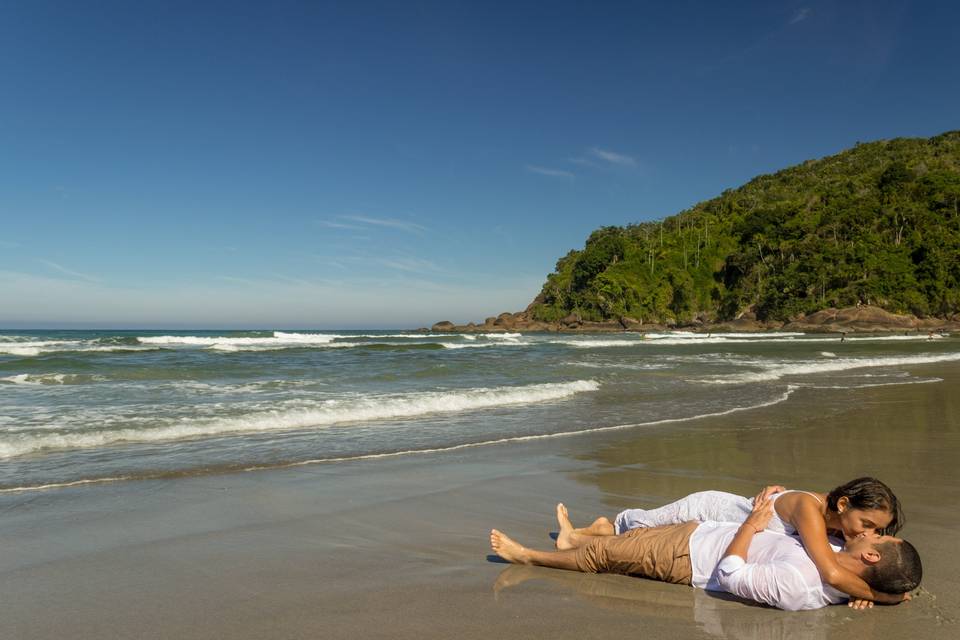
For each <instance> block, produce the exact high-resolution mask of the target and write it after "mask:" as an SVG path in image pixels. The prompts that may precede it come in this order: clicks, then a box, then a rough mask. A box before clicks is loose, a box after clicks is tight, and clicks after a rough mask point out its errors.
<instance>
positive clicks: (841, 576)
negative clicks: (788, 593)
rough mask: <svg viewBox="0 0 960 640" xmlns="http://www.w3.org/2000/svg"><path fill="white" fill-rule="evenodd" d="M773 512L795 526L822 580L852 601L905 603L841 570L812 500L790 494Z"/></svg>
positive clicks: (899, 598)
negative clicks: (853, 599)
mask: <svg viewBox="0 0 960 640" xmlns="http://www.w3.org/2000/svg"><path fill="white" fill-rule="evenodd" d="M774 508H775V509H776V511H777V514H778V515H779V516H780V518H781V519H782V520H783V521H784V522H789V523H790V524H791V525H793V526H794V528H795V529H796V530H797V532H798V533H799V534H800V539H801V540H802V541H803V546H804V548H805V549H806V551H807V555H809V556H810V559H811V560H813V562H814V564H815V565H817V571H819V572H820V579H821V580H823V581H824V582H826V583H827V584H829V585H830V586H831V587H833V588H834V589H837V590H838V591H842V592H844V593H846V594H847V595H849V596H851V597H853V598H860V599H863V600H874V601H876V602H883V603H888V604H893V603H896V602H900V601H901V600H902V597H901V596H895V595H892V594H889V593H883V592H882V591H874V590H873V589H871V588H870V585H868V584H867V583H866V582H864V581H863V579H862V578H861V577H860V576H858V575H856V574H854V573H852V572H850V571H848V570H846V569H844V568H843V567H841V566H840V564H839V563H838V562H837V558H836V555H835V554H834V552H833V549H831V548H830V543H829V542H827V525H826V523H825V522H824V519H823V514H822V513H821V512H820V505H819V503H818V502H817V500H816V499H815V498H814V497H813V496H811V495H809V494H807V493H802V492H799V491H798V492H795V493H788V494H786V495H784V496H781V497H779V498H777V501H776V502H775V503H774Z"/></svg>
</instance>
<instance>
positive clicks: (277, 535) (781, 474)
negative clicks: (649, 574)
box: [0, 365, 960, 640]
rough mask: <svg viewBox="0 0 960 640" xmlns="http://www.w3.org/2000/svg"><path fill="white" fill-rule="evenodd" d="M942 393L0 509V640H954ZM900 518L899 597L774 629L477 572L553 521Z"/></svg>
mask: <svg viewBox="0 0 960 640" xmlns="http://www.w3.org/2000/svg"><path fill="white" fill-rule="evenodd" d="M911 370H912V371H914V372H916V373H918V374H923V375H927V376H931V375H933V376H939V377H941V378H944V382H940V383H936V384H917V385H904V386H886V387H874V388H867V389H858V390H827V389H814V388H801V389H799V390H797V391H796V392H795V393H794V394H793V396H792V397H791V398H790V399H789V400H788V401H786V402H785V403H782V404H780V405H777V406H774V407H768V408H765V409H760V410H755V411H750V412H743V413H737V414H732V415H729V416H725V417H722V418H711V419H704V420H698V421H693V422H689V423H686V424H672V425H666V426H664V427H662V428H655V429H651V428H639V429H628V430H623V431H616V432H606V433H600V434H589V435H582V436H573V437H564V438H555V439H550V440H542V441H535V442H528V443H521V444H510V445H505V446H491V447H485V448H477V449H473V450H465V451H458V452H452V453H446V454H432V455H419V456H408V457H405V458H396V459H383V460H369V461H358V462H351V463H339V464H326V465H314V466H307V467H299V468H294V469H287V470H274V471H259V472H251V473H241V474H232V475H220V476H204V477H192V478H180V479H172V480H160V481H147V482H130V483H116V484H111V485H101V486H89V487H81V488H72V489H61V490H56V491H41V492H27V493H19V494H3V495H0V542H2V545H3V550H4V552H3V554H2V555H0V601H2V602H3V603H4V607H3V609H4V615H3V616H2V619H0V637H3V638H56V637H69V638H77V639H82V638H104V637H123V638H133V637H136V638H169V637H182V638H211V637H224V638H265V637H266V638H347V637H360V638H414V637H416V638H422V637H449V636H453V635H454V634H456V635H457V636H460V637H465V638H489V637H502V636H507V637H524V638H558V637H562V638H573V637H576V638H592V637H599V636H609V634H620V633H631V634H637V633H642V634H643V635H644V636H646V637H653V638H657V637H667V636H670V637H683V638H696V637H705V638H708V637H731V638H801V639H808V638H809V639H810V640H814V639H827V638H850V639H853V638H864V637H874V636H875V635H876V636H879V635H881V634H882V635H884V636H885V637H924V638H948V637H950V638H952V637H955V636H956V635H957V634H958V633H960V625H958V624H957V622H956V620H957V617H958V615H960V614H957V613H956V612H957V611H958V605H960V557H958V556H957V554H956V549H957V543H956V537H957V530H958V524H960V522H958V521H960V509H958V507H960V366H957V365H949V366H942V365H938V366H925V367H916V368H913V369H911ZM866 474H870V475H875V476H877V477H879V478H881V479H883V480H885V481H886V482H888V483H889V484H890V485H891V486H892V487H893V488H894V490H895V491H896V492H897V493H898V495H899V496H900V498H901V500H902V501H903V502H904V504H905V508H906V514H907V526H906V528H905V530H904V531H903V535H904V536H905V537H907V538H909V539H910V540H911V541H912V542H913V543H914V544H915V545H916V546H917V547H918V549H919V550H920V552H921V554H922V556H923V559H924V566H925V571H926V573H925V578H924V583H923V586H922V588H921V592H920V594H919V596H918V597H916V598H915V600H914V601H912V602H910V603H907V604H905V605H900V606H897V607H882V608H880V607H878V608H876V609H874V610H872V611H865V612H854V611H851V610H849V609H847V608H846V607H831V608H828V609H824V610H821V611H816V612H801V613H784V612H780V611H776V610H771V609H766V608H762V607H757V606H750V605H747V604H744V603H742V602H738V601H732V600H729V599H725V598H721V597H718V596H716V595H713V594H707V593H704V592H702V591H697V590H694V589H690V588H687V587H680V586H674V585H666V584H660V583H656V582H652V581H647V580H641V579H636V578H628V577H623V576H590V575H581V574H577V573H571V572H563V571H558V570H550V569H543V568H528V567H516V566H511V565H506V564H503V563H501V562H497V561H496V559H495V558H494V557H493V556H491V555H490V551H489V547H488V544H487V539H488V532H489V530H490V528H491V527H494V526H495V527H497V528H500V529H502V530H504V531H506V532H507V533H509V534H510V535H511V536H513V537H515V538H516V539H518V540H519V541H520V542H522V543H523V544H525V545H528V546H534V547H543V548H548V547H549V546H550V545H552V540H551V538H550V537H549V533H550V532H551V531H555V530H556V527H555V522H554V520H553V506H554V504H555V503H556V502H557V501H561V500H562V501H564V502H565V503H566V504H567V505H568V507H569V508H570V512H571V516H572V517H573V519H574V522H575V523H586V522H587V520H588V519H590V518H592V517H594V516H596V515H601V514H602V515H607V516H612V515H613V514H614V513H615V512H616V511H618V510H619V509H621V508H624V507H627V506H655V505H658V504H661V503H663V502H666V501H669V500H672V499H674V498H677V497H680V496H682V495H685V494H686V493H689V492H692V491H697V490H701V489H705V488H716V489H724V490H728V491H734V492H738V493H742V494H752V493H754V492H755V491H756V490H757V489H758V488H759V486H760V485H762V484H763V483H766V482H778V483H781V484H785V485H787V486H790V487H797V488H809V489H821V490H827V489H829V488H830V487H832V486H834V485H836V484H839V483H841V482H844V481H846V480H849V479H851V478H854V477H856V476H859V475H866Z"/></svg>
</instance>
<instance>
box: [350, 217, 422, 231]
mask: <svg viewBox="0 0 960 640" xmlns="http://www.w3.org/2000/svg"><path fill="white" fill-rule="evenodd" d="M340 218H341V219H343V220H350V221H352V222H358V223H360V224H363V225H369V226H373V227H387V228H390V229H399V230H400V231H406V232H408V233H423V232H424V231H427V230H428V229H427V228H426V227H424V226H423V225H419V224H416V223H414V222H408V221H406V220H397V219H395V218H370V217H367V216H340Z"/></svg>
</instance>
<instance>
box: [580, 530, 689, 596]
mask: <svg viewBox="0 0 960 640" xmlns="http://www.w3.org/2000/svg"><path fill="white" fill-rule="evenodd" d="M698 526H700V525H699V523H697V522H685V523H683V524H671V525H666V526H663V527H651V528H646V529H644V528H641V529H633V530H631V531H627V532H626V533H623V534H620V535H618V536H600V537H597V538H594V539H593V540H591V541H590V543H589V544H585V545H583V546H582V547H579V548H577V550H576V551H577V555H576V562H577V568H578V569H579V570H580V571H583V572H585V573H623V574H626V575H631V576H642V577H644V578H652V579H653V580H660V581H662V582H672V583H674V584H690V582H691V580H692V579H693V566H692V565H691V564H690V536H691V535H693V532H694V531H695V530H696V528H697V527H698Z"/></svg>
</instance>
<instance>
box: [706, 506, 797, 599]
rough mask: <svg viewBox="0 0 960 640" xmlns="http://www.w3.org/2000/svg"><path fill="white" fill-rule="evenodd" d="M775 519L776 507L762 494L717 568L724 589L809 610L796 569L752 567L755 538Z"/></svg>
mask: <svg viewBox="0 0 960 640" xmlns="http://www.w3.org/2000/svg"><path fill="white" fill-rule="evenodd" d="M772 516H773V503H772V502H771V501H770V499H769V497H767V496H766V495H764V494H763V493H761V494H760V495H758V496H757V497H756V498H754V504H753V511H752V512H751V513H750V515H749V516H747V519H746V520H745V521H744V523H743V524H742V525H740V528H739V529H737V533H736V535H735V536H734V537H733V540H731V541H730V544H729V545H728V546H727V550H726V551H725V552H724V554H723V558H722V559H721V560H720V564H719V565H718V566H717V580H718V583H719V585H720V587H721V588H722V589H723V590H724V591H727V592H728V593H732V594H733V595H735V596H740V597H741V598H746V599H748V600H753V601H754V602H760V603H763V604H768V605H771V606H774V607H777V608H779V609H786V610H788V611H796V610H797V609H803V608H806V607H807V606H808V605H807V602H806V599H805V598H804V597H803V596H804V594H805V592H806V588H805V585H803V578H802V577H801V576H800V575H799V574H798V572H797V571H796V569H794V568H793V567H791V566H789V565H786V564H784V563H773V564H763V565H758V564H750V563H748V562H747V552H748V550H749V549H750V542H751V541H752V540H753V537H754V536H755V535H757V534H758V533H760V532H761V531H763V530H764V529H766V528H767V524H768V523H769V522H770V518H771V517H772Z"/></svg>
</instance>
